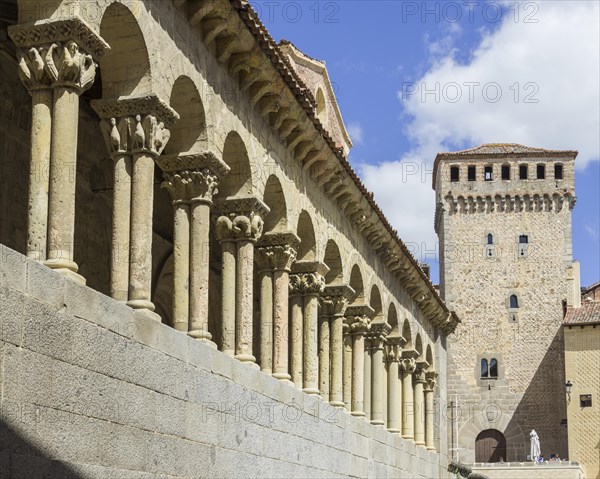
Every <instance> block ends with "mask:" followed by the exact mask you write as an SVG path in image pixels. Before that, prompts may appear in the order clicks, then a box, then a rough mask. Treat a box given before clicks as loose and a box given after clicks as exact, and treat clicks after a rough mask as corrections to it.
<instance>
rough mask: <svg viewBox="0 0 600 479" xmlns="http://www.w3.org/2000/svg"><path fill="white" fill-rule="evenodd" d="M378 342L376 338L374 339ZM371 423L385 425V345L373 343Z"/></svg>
mask: <svg viewBox="0 0 600 479" xmlns="http://www.w3.org/2000/svg"><path fill="white" fill-rule="evenodd" d="M374 342H376V340H374ZM371 361H372V362H371V384H372V386H371V387H372V390H371V424H374V425H376V426H382V425H383V423H384V422H383V368H384V364H383V347H382V346H381V345H380V344H374V345H373V354H372V356H371Z"/></svg>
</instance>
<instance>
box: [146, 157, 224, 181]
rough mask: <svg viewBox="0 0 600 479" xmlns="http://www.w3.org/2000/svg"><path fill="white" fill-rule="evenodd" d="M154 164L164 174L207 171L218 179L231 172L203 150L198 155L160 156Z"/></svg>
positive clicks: (221, 161)
mask: <svg viewBox="0 0 600 479" xmlns="http://www.w3.org/2000/svg"><path fill="white" fill-rule="evenodd" d="M156 164H157V165H158V166H159V168H160V169H161V170H162V171H163V172H166V173H173V172H177V171H184V170H205V169H208V170H210V171H211V172H212V174H214V175H216V176H217V177H218V178H219V179H220V178H223V177H224V176H225V175H226V174H228V173H229V171H230V170H231V168H230V167H229V165H228V164H227V163H225V162H224V161H223V160H222V159H221V158H219V157H218V156H217V155H216V154H215V153H214V152H213V151H211V150H204V151H200V152H198V153H184V154H176V155H162V156H161V157H160V158H158V159H157V160H156Z"/></svg>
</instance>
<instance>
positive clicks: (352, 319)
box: [346, 304, 373, 417]
mask: <svg viewBox="0 0 600 479" xmlns="http://www.w3.org/2000/svg"><path fill="white" fill-rule="evenodd" d="M372 314H373V309H372V308H371V307H370V306H368V305H366V304H363V305H352V306H348V307H347V308H346V317H347V321H348V324H349V328H350V336H351V338H352V394H351V395H352V407H351V414H352V415H353V416H357V417H364V416H365V406H364V401H365V336H366V335H367V333H368V331H369V324H370V320H369V318H370V317H371V315H372ZM369 371H370V368H369ZM369 376H370V375H369Z"/></svg>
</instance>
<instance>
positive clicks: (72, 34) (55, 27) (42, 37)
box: [8, 16, 110, 60]
mask: <svg viewBox="0 0 600 479" xmlns="http://www.w3.org/2000/svg"><path fill="white" fill-rule="evenodd" d="M8 34H9V35H10V38H11V39H12V41H13V42H14V43H15V45H16V46H17V47H19V48H29V47H36V46H41V45H50V44H52V43H58V42H62V43H66V42H68V41H74V42H76V43H77V44H78V45H79V46H80V47H81V48H82V49H83V50H85V51H86V52H87V53H89V54H90V55H92V57H93V58H94V59H95V60H98V59H99V58H100V57H102V55H104V53H105V52H106V51H107V50H109V49H110V46H109V45H108V43H106V42H105V41H104V40H103V39H102V37H100V35H98V34H97V33H96V32H95V31H94V29H93V28H92V27H91V26H90V25H89V24H88V23H87V22H86V21H85V20H83V19H82V18H81V17H79V16H74V17H71V18H67V19H58V20H41V21H37V22H32V23H22V24H20V25H12V26H10V27H8Z"/></svg>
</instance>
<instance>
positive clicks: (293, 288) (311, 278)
mask: <svg viewBox="0 0 600 479" xmlns="http://www.w3.org/2000/svg"><path fill="white" fill-rule="evenodd" d="M324 287H325V278H324V277H323V276H322V275H320V274H319V273H314V272H313V273H295V274H291V275H290V294H292V295H319V294H321V293H322V292H323V288H324Z"/></svg>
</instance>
